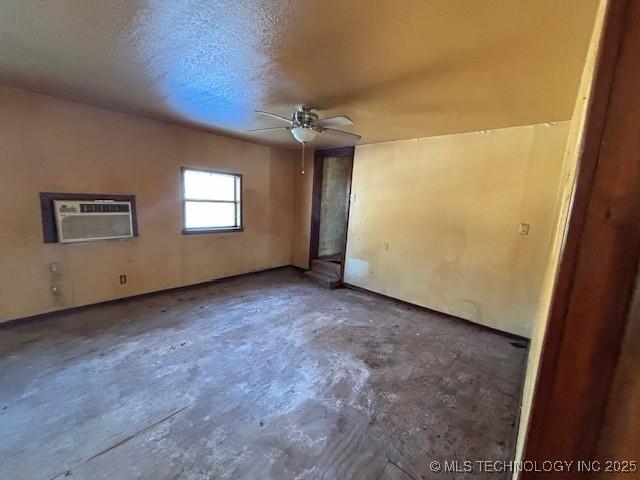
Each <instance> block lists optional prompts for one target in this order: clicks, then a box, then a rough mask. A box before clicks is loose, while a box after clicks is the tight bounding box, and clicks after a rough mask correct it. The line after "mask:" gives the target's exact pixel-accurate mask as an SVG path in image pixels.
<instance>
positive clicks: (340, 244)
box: [308, 147, 354, 288]
mask: <svg viewBox="0 0 640 480" xmlns="http://www.w3.org/2000/svg"><path fill="white" fill-rule="evenodd" d="M353 152H354V147H346V148H339V149H331V150H318V151H316V152H315V156H314V171H313V204H312V212H311V245H310V248H309V255H310V256H309V265H310V268H311V270H310V272H308V273H309V276H310V277H311V278H312V279H314V280H316V281H318V282H319V283H322V284H324V285H325V286H328V287H330V288H335V287H336V286H338V285H340V284H341V282H342V276H343V273H344V260H345V253H346V244H347V225H348V222H349V200H350V195H351V174H352V172H353Z"/></svg>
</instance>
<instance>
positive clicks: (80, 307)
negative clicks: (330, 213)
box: [0, 265, 298, 329]
mask: <svg viewBox="0 0 640 480" xmlns="http://www.w3.org/2000/svg"><path fill="white" fill-rule="evenodd" d="M287 268H294V269H298V267H295V266H293V265H281V266H279V267H269V268H264V269H262V270H254V271H252V272H246V273H239V274H237V275H229V276H227V277H220V278H214V279H212V280H207V281H206V282H198V283H191V284H189V285H182V286H180V287H171V288H165V289H162V290H154V291H152V292H145V293H138V294H136V295H129V296H127V297H120V298H114V299H112V300H105V301H104V302H96V303H88V304H87V305H78V306H76V307H69V308H61V309H59V310H52V311H50V312H44V313H36V314H35V315H28V316H26V317H19V318H12V319H10V320H6V321H4V322H0V329H2V328H5V327H9V326H11V327H14V326H16V325H17V324H26V323H31V322H37V321H40V320H44V319H46V318H50V317H53V316H55V315H60V314H67V313H74V312H79V311H82V310H86V309H89V308H91V307H95V306H98V305H110V304H116V303H121V302H126V301H128V300H134V299H140V298H145V297H153V296H154V295H162V294H165V293H175V292H180V291H183V290H189V289H190V288H194V287H203V286H206V285H213V284H216V283H220V282H225V281H228V280H233V279H236V278H241V277H246V276H249V275H255V274H258V273H265V272H273V271H275V270H284V269H287Z"/></svg>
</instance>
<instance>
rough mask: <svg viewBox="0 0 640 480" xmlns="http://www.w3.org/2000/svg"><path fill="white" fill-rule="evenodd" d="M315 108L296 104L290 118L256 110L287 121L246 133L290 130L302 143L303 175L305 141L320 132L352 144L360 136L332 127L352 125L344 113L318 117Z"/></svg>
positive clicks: (307, 141)
mask: <svg viewBox="0 0 640 480" xmlns="http://www.w3.org/2000/svg"><path fill="white" fill-rule="evenodd" d="M314 110H316V109H315V108H313V107H311V106H309V105H298V106H297V107H296V110H295V111H294V112H293V114H292V115H291V118H290V119H289V118H286V117H283V116H281V115H277V114H275V113H271V112H263V111H261V110H256V113H259V114H260V115H266V116H268V117H271V118H275V119H277V120H280V121H282V122H285V123H287V124H288V125H287V126H286V127H269V128H259V129H257V130H249V131H248V133H258V132H268V131H275V130H285V131H289V132H291V135H293V138H295V139H296V140H297V141H298V142H300V143H301V144H302V174H303V175H304V147H305V145H306V144H307V143H309V142H311V141H312V140H313V139H314V138H316V136H317V135H318V134H320V133H322V134H329V135H332V136H333V137H335V138H337V139H342V141H344V142H346V143H347V144H351V145H353V144H354V143H356V142H357V141H358V140H360V139H361V138H362V137H361V136H360V135H356V134H354V133H349V132H344V131H342V130H336V129H335V128H333V127H341V126H344V125H353V122H352V121H351V119H350V118H349V117H345V116H344V115H340V116H336V117H327V118H320V117H319V116H318V114H317V113H315V112H314Z"/></svg>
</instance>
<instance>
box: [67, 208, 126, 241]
mask: <svg viewBox="0 0 640 480" xmlns="http://www.w3.org/2000/svg"><path fill="white" fill-rule="evenodd" d="M60 225H61V226H62V233H63V236H64V238H75V239H83V240H86V239H89V238H96V237H98V238H108V237H130V236H131V223H130V221H129V215H128V214H124V215H74V216H70V217H65V218H63V219H62V220H61V222H60Z"/></svg>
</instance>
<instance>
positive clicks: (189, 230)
mask: <svg viewBox="0 0 640 480" xmlns="http://www.w3.org/2000/svg"><path fill="white" fill-rule="evenodd" d="M188 170H191V171H195V172H206V173H215V174H218V175H229V176H232V177H235V178H236V179H237V181H238V183H237V184H238V189H239V191H238V192H237V194H238V195H237V200H236V201H234V202H233V203H238V204H239V208H238V211H239V213H240V224H239V225H238V226H236V227H204V228H187V202H191V201H199V202H210V203H230V202H228V201H221V200H189V199H187V198H186V196H185V185H184V174H185V172H187V171H188ZM242 197H243V190H242V174H240V173H233V172H225V171H222V170H211V169H208V168H200V167H180V201H181V202H182V234H183V235H198V234H202V233H231V232H242V231H244V202H243V201H242Z"/></svg>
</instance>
